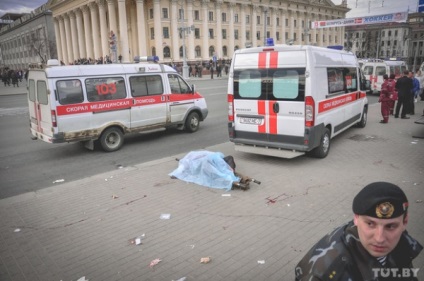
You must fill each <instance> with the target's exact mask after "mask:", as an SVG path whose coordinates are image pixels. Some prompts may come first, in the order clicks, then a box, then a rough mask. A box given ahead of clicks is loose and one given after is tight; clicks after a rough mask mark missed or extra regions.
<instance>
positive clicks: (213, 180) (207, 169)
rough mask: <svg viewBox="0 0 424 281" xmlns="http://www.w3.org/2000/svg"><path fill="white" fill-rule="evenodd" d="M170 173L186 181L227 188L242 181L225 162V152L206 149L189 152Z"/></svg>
mask: <svg viewBox="0 0 424 281" xmlns="http://www.w3.org/2000/svg"><path fill="white" fill-rule="evenodd" d="M169 175H170V176H174V177H176V178H178V179H180V180H183V181H186V182H192V183H196V184H199V185H203V186H207V187H212V188H218V189H226V190H230V189H231V187H232V184H233V182H238V181H240V178H239V177H236V176H235V175H234V171H233V169H232V168H231V167H230V166H229V165H228V164H227V162H225V160H224V154H222V153H221V152H211V151H206V150H202V151H191V152H189V153H188V154H187V155H186V156H184V158H182V159H181V160H180V161H179V163H178V168H177V169H175V170H174V171H173V172H172V173H170V174H169Z"/></svg>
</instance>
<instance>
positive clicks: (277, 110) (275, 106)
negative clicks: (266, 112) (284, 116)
mask: <svg viewBox="0 0 424 281" xmlns="http://www.w3.org/2000/svg"><path fill="white" fill-rule="evenodd" d="M272 109H273V110H274V113H278V112H280V105H279V104H278V102H275V103H274V104H273V105H272Z"/></svg>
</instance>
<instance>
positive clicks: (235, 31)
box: [234, 29, 239, 40]
mask: <svg viewBox="0 0 424 281" xmlns="http://www.w3.org/2000/svg"><path fill="white" fill-rule="evenodd" d="M234 39H235V40H238V39H239V32H238V29H235V30H234Z"/></svg>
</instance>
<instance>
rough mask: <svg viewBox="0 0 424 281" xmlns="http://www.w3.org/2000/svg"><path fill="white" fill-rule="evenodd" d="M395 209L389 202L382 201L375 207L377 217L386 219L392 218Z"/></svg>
mask: <svg viewBox="0 0 424 281" xmlns="http://www.w3.org/2000/svg"><path fill="white" fill-rule="evenodd" d="M394 211H395V208H394V207H393V205H392V204H390V203H389V202H384V203H381V204H379V205H377V207H376V208H375V214H376V215H377V217H379V218H384V219H387V218H390V217H391V216H392V215H393V212H394Z"/></svg>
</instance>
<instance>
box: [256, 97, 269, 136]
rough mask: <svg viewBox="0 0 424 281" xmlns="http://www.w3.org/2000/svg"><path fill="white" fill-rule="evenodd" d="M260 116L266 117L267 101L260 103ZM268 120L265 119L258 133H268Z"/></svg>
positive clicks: (260, 101)
mask: <svg viewBox="0 0 424 281" xmlns="http://www.w3.org/2000/svg"><path fill="white" fill-rule="evenodd" d="M258 114H259V115H262V116H266V107H265V101H264V100H259V101H258ZM266 123H267V122H266V118H265V119H264V123H263V124H262V125H259V126H258V132H259V133H266Z"/></svg>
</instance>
